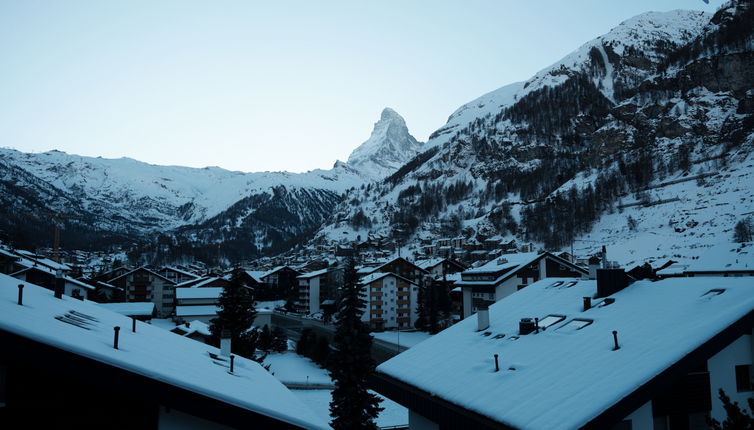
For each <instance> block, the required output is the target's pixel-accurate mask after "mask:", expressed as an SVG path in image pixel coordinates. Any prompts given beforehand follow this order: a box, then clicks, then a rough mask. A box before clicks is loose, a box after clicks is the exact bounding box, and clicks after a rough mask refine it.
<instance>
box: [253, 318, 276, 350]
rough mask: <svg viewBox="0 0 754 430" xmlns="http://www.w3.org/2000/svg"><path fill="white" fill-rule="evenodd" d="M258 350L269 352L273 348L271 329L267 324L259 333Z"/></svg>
mask: <svg viewBox="0 0 754 430" xmlns="http://www.w3.org/2000/svg"><path fill="white" fill-rule="evenodd" d="M257 348H258V349H261V350H262V351H269V350H270V349H271V348H272V333H270V327H269V326H267V324H265V325H264V327H262V331H261V332H260V333H259V340H258V341H257Z"/></svg>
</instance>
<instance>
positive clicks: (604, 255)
mask: <svg viewBox="0 0 754 430" xmlns="http://www.w3.org/2000/svg"><path fill="white" fill-rule="evenodd" d="M607 267H608V264H607V248H606V247H605V245H602V268H603V269H607Z"/></svg>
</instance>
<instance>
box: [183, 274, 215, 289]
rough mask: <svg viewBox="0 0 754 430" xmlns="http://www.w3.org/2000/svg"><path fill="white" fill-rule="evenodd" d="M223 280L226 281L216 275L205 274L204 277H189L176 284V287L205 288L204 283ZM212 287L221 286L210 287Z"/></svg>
mask: <svg viewBox="0 0 754 430" xmlns="http://www.w3.org/2000/svg"><path fill="white" fill-rule="evenodd" d="M219 280H223V281H227V279H225V278H218V277H217V276H207V277H205V278H197V279H190V280H188V281H184V282H181V283H180V284H177V285H176V286H175V287H176V288H201V289H206V288H207V287H205V285H209V284H211V283H213V282H216V281H219ZM212 288H222V287H212Z"/></svg>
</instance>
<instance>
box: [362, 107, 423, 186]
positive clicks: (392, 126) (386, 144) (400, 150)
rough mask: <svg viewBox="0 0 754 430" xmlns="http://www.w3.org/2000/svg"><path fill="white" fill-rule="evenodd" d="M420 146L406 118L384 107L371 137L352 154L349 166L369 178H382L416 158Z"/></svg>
mask: <svg viewBox="0 0 754 430" xmlns="http://www.w3.org/2000/svg"><path fill="white" fill-rule="evenodd" d="M421 146H422V143H421V142H419V141H417V140H416V139H415V138H414V137H413V136H411V134H410V133H409V132H408V127H407V126H406V121H405V120H404V119H403V117H402V116H400V115H399V114H398V113H397V112H396V111H394V110H393V109H390V108H385V109H383V111H382V114H381V115H380V120H379V121H377V122H376V123H375V124H374V129H373V130H372V135H371V136H370V137H369V139H368V140H367V141H366V142H364V143H362V144H361V145H360V146H359V147H358V148H356V149H355V150H354V151H353V152H352V153H351V155H350V156H349V157H348V164H349V165H350V166H352V167H353V168H355V169H357V170H358V171H359V172H360V173H362V174H363V175H364V176H366V177H369V178H371V179H382V178H384V177H386V176H388V175H390V174H392V173H393V172H395V171H396V170H397V169H398V168H399V167H401V166H402V165H403V164H405V163H406V162H407V161H409V160H410V159H411V158H413V157H414V156H415V155H416V154H417V153H418V152H419V150H420V148H421Z"/></svg>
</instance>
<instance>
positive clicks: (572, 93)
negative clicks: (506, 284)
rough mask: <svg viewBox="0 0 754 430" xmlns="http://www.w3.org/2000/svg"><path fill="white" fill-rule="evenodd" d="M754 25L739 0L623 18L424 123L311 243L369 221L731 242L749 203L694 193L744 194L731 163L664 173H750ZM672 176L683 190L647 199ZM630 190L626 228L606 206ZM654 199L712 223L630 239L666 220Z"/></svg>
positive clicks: (486, 233)
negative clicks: (408, 155) (419, 136)
mask: <svg viewBox="0 0 754 430" xmlns="http://www.w3.org/2000/svg"><path fill="white" fill-rule="evenodd" d="M753 24H754V19H752V14H751V8H749V7H748V6H747V3H746V2H732V3H730V4H727V5H726V6H725V8H724V9H722V10H720V11H718V12H717V13H716V14H715V15H714V16H710V15H708V14H704V13H700V12H687V11H673V12H667V13H646V14H642V15H639V16H637V17H635V18H632V19H629V20H627V21H625V22H624V23H622V24H621V25H619V26H618V27H616V28H615V29H613V30H611V31H610V32H609V33H608V34H606V35H604V36H602V37H599V38H597V39H595V40H593V41H590V42H588V43H586V44H585V45H583V46H582V47H580V48H579V49H578V50H576V51H574V52H573V53H571V54H569V55H568V56H566V57H565V58H564V59H563V60H561V61H559V62H557V63H556V64H554V65H552V66H550V67H547V68H545V69H543V70H542V71H541V72H539V73H537V74H536V75H535V76H534V77H532V79H530V80H528V81H527V82H524V83H516V84H511V85H509V86H506V87H502V88H500V89H498V90H495V91H493V92H491V93H488V94H486V95H484V96H482V97H480V98H479V99H477V100H474V101H472V102H470V103H468V104H466V105H464V106H462V107H461V108H459V109H458V110H457V111H456V112H455V113H454V114H453V115H451V116H450V118H449V120H448V123H447V124H446V125H445V126H443V127H442V128H440V129H439V130H438V131H437V132H435V133H434V134H433V135H432V136H431V137H430V140H429V142H428V143H427V144H426V147H427V148H429V150H427V151H425V152H424V153H423V154H420V155H419V156H417V157H416V158H415V159H413V160H412V161H411V162H409V163H408V164H407V165H405V166H404V167H402V168H401V169H399V170H398V172H397V173H396V174H395V175H393V176H391V177H389V178H388V179H387V180H386V181H385V182H384V183H382V184H377V185H371V186H369V185H368V186H365V187H362V188H361V189H359V190H356V191H354V192H352V193H350V194H349V196H348V197H347V198H346V199H345V202H346V203H344V204H342V205H341V206H340V208H339V210H338V212H337V214H336V216H335V217H334V218H333V222H332V223H330V224H329V225H327V226H326V227H324V228H323V229H322V230H321V231H320V233H318V235H317V237H316V241H319V242H342V241H348V240H355V239H356V238H357V237H359V236H360V237H361V238H366V237H367V236H369V235H378V236H385V237H389V238H393V239H395V240H396V241H398V242H399V243H403V244H404V245H406V246H408V247H414V248H415V249H416V248H418V246H417V244H418V243H419V242H420V241H421V240H423V239H427V240H431V239H433V238H437V237H456V236H463V237H464V238H465V240H466V241H467V242H469V243H481V242H482V241H484V240H485V239H489V238H499V239H506V240H510V239H512V238H515V239H517V240H519V241H527V242H529V241H531V242H535V243H539V244H540V245H541V246H544V247H546V248H549V249H569V247H570V244H571V243H575V247H576V248H581V250H582V252H585V253H586V252H589V251H591V250H597V249H599V246H601V243H602V242H609V243H612V244H616V245H618V246H622V247H623V250H624V251H625V252H624V253H623V254H622V255H623V257H625V258H623V257H622V259H623V262H625V263H628V262H631V261H634V262H635V261H639V259H660V258H662V257H667V256H668V255H671V254H673V255H680V254H684V252H685V251H683V252H681V251H679V250H678V249H676V248H673V249H672V250H671V249H670V248H668V247H669V246H670V247H672V246H676V247H680V248H682V249H684V250H687V251H688V250H691V249H693V248H694V247H696V246H706V245H707V244H711V243H713V242H715V241H724V240H730V238H729V234H728V232H729V229H730V228H732V224H731V225H727V224H726V223H729V222H731V220H733V219H738V218H741V217H743V216H746V214H747V213H749V212H750V211H751V210H752V208H751V207H750V206H749V204H748V203H746V202H745V201H744V200H742V202H739V204H735V205H733V204H730V202H728V203H729V204H728V205H726V206H725V208H724V210H725V212H724V214H725V215H724V216H719V214H718V215H716V214H717V211H719V210H720V208H722V207H723V206H714V207H713V206H709V205H707V204H706V203H705V202H707V201H712V200H711V199H713V198H714V197H715V194H716V193H719V192H722V191H723V190H729V195H728V196H727V197H726V199H728V200H733V199H736V198H741V199H746V196H745V195H744V194H745V193H741V192H740V189H741V187H740V186H738V187H737V186H735V184H734V183H733V182H730V181H733V179H731V178H732V177H733V176H730V177H727V176H725V175H717V176H708V177H707V176H705V177H703V178H702V179H700V180H699V183H698V184H697V182H696V181H695V180H692V181H686V182H679V183H677V184H675V185H668V186H663V184H665V183H666V182H668V181H670V180H671V179H674V180H681V179H683V178H689V177H695V176H697V175H708V174H709V173H710V172H723V171H725V172H732V171H736V172H740V173H741V174H743V175H744V176H743V177H742V178H748V177H749V176H748V174H749V172H750V171H751V166H750V162H748V161H746V157H748V154H749V153H750V152H751V149H752V142H754V134H753V131H754V54H753V53H752V50H753V49H752V48H753V47H754V43H752V40H753V36H752V28H754V25H753ZM731 175H732V174H731ZM736 180H738V179H736ZM740 180H744V179H740ZM680 184H683V186H681V185H680ZM679 187H680V188H679ZM652 190H654V191H652ZM681 190H683V191H684V192H685V193H686V194H688V196H687V197H685V198H680V200H678V201H676V202H673V203H672V204H671V203H666V204H664V205H663V204H656V203H657V202H656V200H657V199H660V200H668V198H666V197H667V196H671V195H672V193H678V192H680V191H681ZM653 193H655V194H653ZM674 198H675V197H674ZM631 199H639V200H641V201H642V202H644V203H647V205H646V206H645V205H643V204H642V205H639V206H629V207H628V208H626V209H625V212H626V213H627V214H628V213H634V215H633V218H637V217H639V218H640V219H642V220H645V222H643V223H640V224H639V226H634V229H632V230H630V231H623V229H622V226H624V225H626V224H627V223H626V220H625V219H617V218H616V217H618V218H621V217H623V218H625V217H626V216H627V215H622V214H621V215H615V213H616V212H618V209H617V208H618V206H620V205H621V204H625V203H621V202H629V201H631ZM715 204H717V203H715ZM666 208H671V209H667V210H672V211H676V212H679V213H681V212H683V213H689V214H691V213H693V214H694V216H695V217H696V218H698V219H700V220H701V221H699V223H702V222H705V221H708V223H707V224H705V228H706V229H707V230H705V231H704V235H703V236H701V239H700V235H701V234H702V231H701V230H699V231H698V232H695V231H694V230H691V231H689V230H684V231H676V229H675V227H673V228H672V229H670V230H669V232H667V233H668V234H670V237H665V242H664V244H667V245H663V244H659V243H657V245H658V246H652V247H649V246H647V247H646V249H644V247H640V248H629V247H628V246H626V244H631V245H639V244H644V243H646V244H650V243H651V244H654V243H656V242H651V241H646V242H642V239H641V238H642V237H645V236H646V235H647V234H650V233H649V231H647V232H644V233H641V229H642V228H647V229H649V227H648V226H655V227H652V228H659V227H656V225H659V224H662V223H663V222H664V223H668V219H670V218H669V217H668V213H666V212H662V211H664V210H666ZM639 213H641V214H643V215H639ZM654 217H662V220H663V221H660V222H655V221H652V220H653V218H654ZM676 218H678V217H676ZM634 221H635V220H634ZM687 221H688V220H681V219H680V218H679V220H678V222H681V223H685V222H687ZM692 224H693V222H692ZM642 225H643V226H644V227H640V226H642ZM611 226H612V227H611ZM663 230H667V229H663ZM600 232H602V233H600ZM598 233H599V234H598ZM671 233H672V234H671ZM646 237H649V236H646ZM587 238H590V239H587ZM671 238H674V239H675V240H671ZM587 240H594V242H586V241H587ZM650 248H651V249H650ZM629 249H632V250H633V251H634V252H641V253H644V255H642V256H641V257H639V256H632V255H630V252H629ZM671 251H672V252H671ZM618 254H620V252H618ZM689 255H691V254H689ZM677 258H680V257H677Z"/></svg>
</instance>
